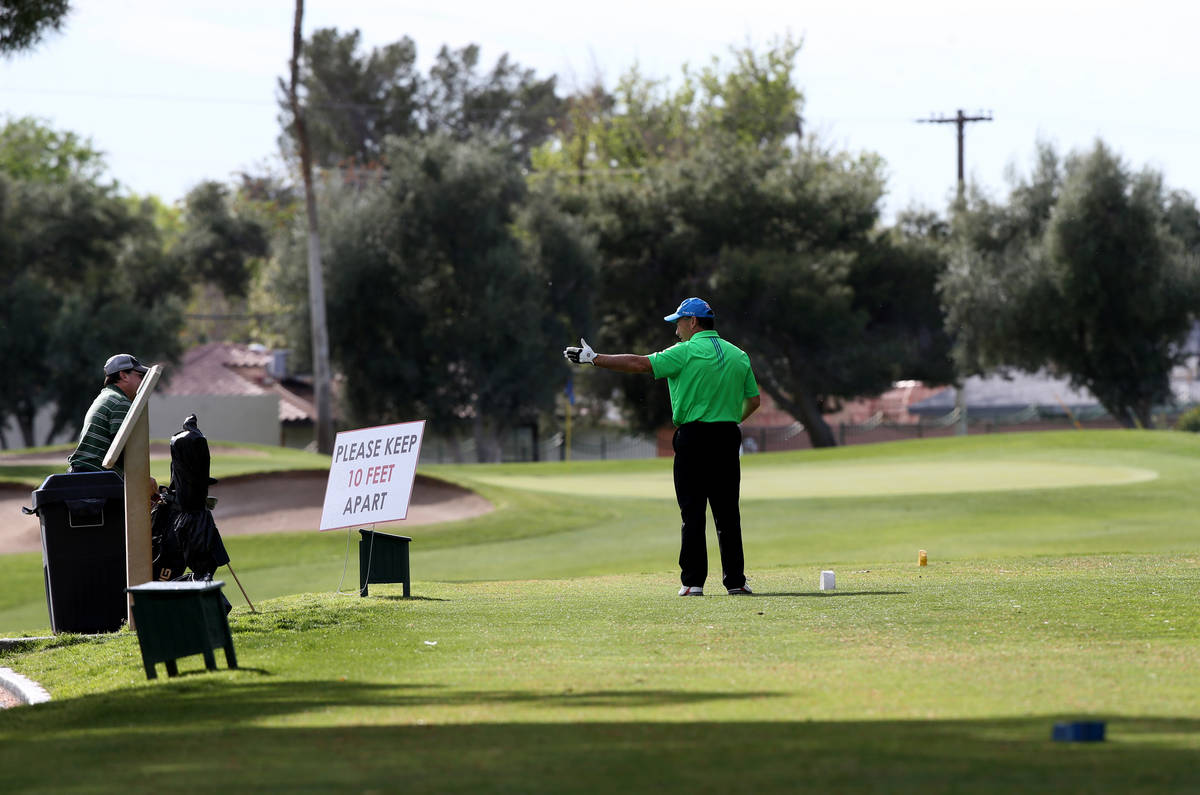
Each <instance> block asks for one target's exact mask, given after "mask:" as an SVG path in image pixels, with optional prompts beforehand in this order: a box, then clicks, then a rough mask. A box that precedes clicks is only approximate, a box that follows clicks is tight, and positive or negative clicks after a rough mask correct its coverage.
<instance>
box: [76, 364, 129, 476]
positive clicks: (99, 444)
mask: <svg viewBox="0 0 1200 795" xmlns="http://www.w3.org/2000/svg"><path fill="white" fill-rule="evenodd" d="M132 405H133V403H132V401H130V400H129V398H127V397H125V393H124V392H122V391H121V389H120V387H118V386H117V385H116V384H109V385H108V386H106V387H104V389H102V390H100V394H99V395H97V396H96V399H95V400H93V401H92V405H91V408H89V409H88V410H87V415H86V416H85V417H84V418H83V432H82V433H80V434H79V444H78V445H77V446H76V447H75V452H73V453H71V455H70V456H68V457H67V461H69V462H70V464H71V468H72V469H73V470H75V471H76V472H80V471H82V472H104V471H105V470H104V467H103V466H102V465H101V464H102V462H103V461H104V456H105V455H106V454H107V453H108V448H109V446H110V445H111V444H112V441H113V439H114V438H116V436H117V431H118V430H119V429H120V428H121V423H122V422H124V421H125V415H126V414H128V413H129V407H130V406H132ZM124 459H125V456H124V455H122V456H121V457H120V458H119V459H117V463H116V464H115V465H114V466H113V471H114V472H116V473H117V474H118V475H120V476H121V477H125V469H124V467H123V466H122V464H123V463H124Z"/></svg>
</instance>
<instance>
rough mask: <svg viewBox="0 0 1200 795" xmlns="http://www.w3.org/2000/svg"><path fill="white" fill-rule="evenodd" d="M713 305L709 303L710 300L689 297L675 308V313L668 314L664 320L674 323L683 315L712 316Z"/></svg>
mask: <svg viewBox="0 0 1200 795" xmlns="http://www.w3.org/2000/svg"><path fill="white" fill-rule="evenodd" d="M712 316H713V311H712V307H711V306H709V305H708V301H705V300H704V299H703V298H687V299H685V300H684V302H683V303H682V304H680V305H679V308H678V309H676V310H675V314H673V315H667V316H666V317H664V318H663V320H665V321H667V322H668V323H674V322H675V321H676V320H678V319H679V318H681V317H712Z"/></svg>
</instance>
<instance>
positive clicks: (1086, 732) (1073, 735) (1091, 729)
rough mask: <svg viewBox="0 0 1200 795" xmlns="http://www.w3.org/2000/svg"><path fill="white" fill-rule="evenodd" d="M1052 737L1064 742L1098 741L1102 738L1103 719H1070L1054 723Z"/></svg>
mask: <svg viewBox="0 0 1200 795" xmlns="http://www.w3.org/2000/svg"><path fill="white" fill-rule="evenodd" d="M1053 738H1054V739H1055V740H1056V741H1058V742H1064V743H1098V742H1102V741H1103V740H1104V722H1103V721H1095V720H1094V721H1072V722H1063V723H1056V724H1054V734H1053Z"/></svg>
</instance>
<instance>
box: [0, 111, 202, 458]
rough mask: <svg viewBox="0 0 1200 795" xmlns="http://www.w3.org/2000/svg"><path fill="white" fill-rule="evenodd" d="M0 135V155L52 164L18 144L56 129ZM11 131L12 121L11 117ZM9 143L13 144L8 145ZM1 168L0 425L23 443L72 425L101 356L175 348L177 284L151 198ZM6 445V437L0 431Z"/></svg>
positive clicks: (180, 289) (59, 175)
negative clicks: (40, 429) (41, 427)
mask: <svg viewBox="0 0 1200 795" xmlns="http://www.w3.org/2000/svg"><path fill="white" fill-rule="evenodd" d="M20 125H21V131H22V134H21V135H15V136H14V135H10V134H8V132H9V130H8V129H6V130H5V131H3V132H0V163H14V162H16V163H20V164H28V163H46V162H55V161H56V158H57V154H56V149H55V148H54V147H51V150H50V151H47V152H42V153H37V152H33V153H31V152H29V151H28V150H27V149H26V148H24V147H25V143H27V142H28V141H30V140H40V141H47V142H61V141H63V140H65V139H66V136H64V135H62V134H58V133H54V132H53V131H51V130H47V129H40V130H34V132H35V133H36V134H34V135H26V134H25V133H27V132H29V131H30V129H31V125H30V124H29V123H27V122H26V121H22V122H21V123H20ZM10 128H11V123H10ZM13 141H18V142H19V143H20V145H21V147H22V150H21V152H19V153H14V152H13V151H11V149H10V148H9V147H8V146H7V144H8V143H11V142H13ZM15 171H16V174H15V175H13V174H10V173H8V172H7V171H6V170H0V302H3V304H4V306H5V307H6V310H5V312H4V313H3V314H2V315H0V367H2V368H3V369H4V370H5V371H6V372H8V373H12V374H13V377H11V378H7V379H5V380H4V383H3V385H2V386H0V412H3V414H0V423H2V422H6V421H7V420H8V419H9V418H10V417H12V418H14V419H15V420H16V422H17V425H18V427H19V428H20V432H21V435H22V440H23V442H24V444H25V445H34V444H38V443H46V442H48V441H49V439H51V438H53V437H54V436H56V435H57V434H58V433H59V432H61V431H62V430H64V429H69V428H77V427H79V426H80V424H81V423H82V421H83V414H84V411H85V410H86V408H87V406H88V404H89V403H90V402H91V400H92V398H93V397H94V396H95V394H96V392H97V391H98V390H99V388H100V384H101V381H102V379H103V373H102V370H101V365H102V364H103V363H104V361H105V359H107V358H108V357H109V356H111V355H112V354H114V353H118V352H121V351H132V352H136V353H137V354H138V355H139V356H142V357H144V358H146V359H147V360H151V361H153V360H158V359H164V358H170V357H172V356H174V355H176V354H177V353H178V339H177V332H178V328H179V326H180V322H181V306H182V296H183V295H185V294H186V285H185V284H182V283H181V280H179V279H178V278H176V273H175V269H174V267H173V265H172V264H171V263H170V262H169V261H168V258H167V256H166V253H165V248H164V246H163V243H162V239H161V237H160V234H159V232H158V229H157V227H156V225H155V222H154V212H155V210H154V207H153V206H152V204H150V203H145V202H131V201H129V200H127V199H125V198H122V197H120V196H118V195H116V194H115V192H114V190H113V189H112V187H111V185H104V184H100V183H98V182H96V181H89V180H88V179H86V178H85V177H84V176H83V175H81V174H79V173H77V172H76V171H75V170H73V169H70V168H66V169H61V170H60V169H48V170H43V169H32V170H31V169H28V168H25V167H24V166H22V167H21V168H18V169H15ZM49 405H52V406H55V413H54V416H53V417H52V427H51V428H50V429H49V432H48V435H47V436H46V437H45V438H43V439H36V438H35V437H34V435H33V434H34V418H35V416H37V414H38V412H39V410H40V409H41V408H42V407H43V406H49ZM2 441H3V443H4V444H7V440H2Z"/></svg>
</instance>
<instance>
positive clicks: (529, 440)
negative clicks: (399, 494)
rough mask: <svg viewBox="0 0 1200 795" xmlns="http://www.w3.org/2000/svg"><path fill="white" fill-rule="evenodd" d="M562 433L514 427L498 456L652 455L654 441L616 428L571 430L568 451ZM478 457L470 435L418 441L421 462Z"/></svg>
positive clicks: (522, 458)
mask: <svg viewBox="0 0 1200 795" xmlns="http://www.w3.org/2000/svg"><path fill="white" fill-rule="evenodd" d="M564 442H565V439H564V436H563V434H562V433H556V434H554V435H552V436H550V437H548V438H543V439H535V437H534V434H533V431H532V429H530V428H515V429H513V430H511V431H509V432H508V433H506V434H505V435H504V436H503V437H502V438H501V439H500V460H501V461H504V462H512V461H564V460H567V459H568V458H569V459H570V460H571V461H607V460H610V459H630V458H654V457H655V456H656V455H658V447H657V443H656V441H655V440H654V439H653V438H651V437H646V436H636V435H633V434H628V433H622V432H620V431H616V430H591V429H588V430H584V431H582V432H576V433H574V434H572V438H571V449H570V450H569V451H568V450H567V448H566V446H565V444H564ZM535 452H536V455H535ZM478 460H479V456H478V451H477V449H476V444H475V440H474V439H448V438H441V437H437V436H427V437H426V438H425V440H424V442H423V443H422V445H421V463H422V464H472V463H475V462H477V461H478Z"/></svg>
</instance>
